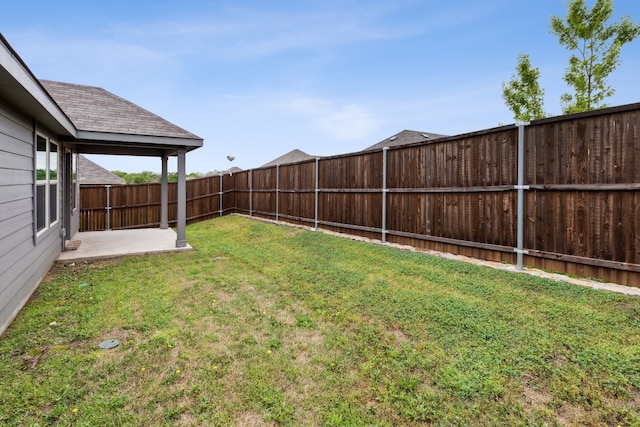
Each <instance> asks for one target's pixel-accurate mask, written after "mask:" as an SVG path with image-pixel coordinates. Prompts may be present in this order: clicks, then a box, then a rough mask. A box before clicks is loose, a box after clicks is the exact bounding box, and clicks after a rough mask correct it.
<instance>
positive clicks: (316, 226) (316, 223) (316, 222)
mask: <svg viewBox="0 0 640 427" xmlns="http://www.w3.org/2000/svg"><path fill="white" fill-rule="evenodd" d="M319 161H320V159H319V158H318V157H316V189H315V193H316V213H315V222H314V223H315V228H316V231H318V162H319Z"/></svg>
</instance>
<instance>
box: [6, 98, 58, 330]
mask: <svg viewBox="0 0 640 427" xmlns="http://www.w3.org/2000/svg"><path fill="white" fill-rule="evenodd" d="M33 123H34V120H33V119H31V118H30V117H29V116H27V115H24V114H22V113H20V112H18V111H17V110H16V109H14V108H12V107H11V106H10V105H9V104H8V103H7V102H5V101H4V100H3V99H2V98H0V334H1V333H2V332H4V330H5V329H6V328H7V327H8V326H9V324H10V323H11V321H12V320H13V319H14V318H15V316H16V315H17V314H18V312H19V311H20V309H21V308H22V307H23V306H24V304H25V303H26V302H27V300H28V299H29V297H30V296H31V294H32V293H33V291H34V290H35V289H36V288H37V286H38V284H39V282H40V280H41V279H42V278H43V277H44V275H45V274H46V273H47V271H48V270H49V268H51V265H52V264H53V262H54V261H55V259H56V257H57V256H58V255H59V254H60V252H61V251H62V238H61V236H60V228H61V222H62V221H58V222H57V224H54V225H53V226H51V227H50V228H49V229H47V230H46V231H44V232H42V233H40V234H39V235H37V236H36V232H35V227H34V218H35V216H34V197H33V194H34V179H35V173H34V168H35V159H34V152H35V149H34V134H35V129H34V124H33ZM38 132H39V133H41V134H44V135H47V136H51V137H53V135H50V133H49V132H47V131H46V130H44V129H41V128H39V129H38Z"/></svg>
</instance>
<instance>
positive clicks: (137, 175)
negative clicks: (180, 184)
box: [112, 171, 201, 184]
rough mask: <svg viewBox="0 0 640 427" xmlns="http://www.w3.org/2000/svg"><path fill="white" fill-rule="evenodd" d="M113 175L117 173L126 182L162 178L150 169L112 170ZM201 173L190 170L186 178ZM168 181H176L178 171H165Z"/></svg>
mask: <svg viewBox="0 0 640 427" xmlns="http://www.w3.org/2000/svg"><path fill="white" fill-rule="evenodd" d="M112 173H113V174H114V175H118V176H119V177H120V178H122V179H124V180H125V181H126V183H127V184H155V183H158V182H160V180H161V179H162V175H160V174H159V173H156V172H151V171H142V172H134V173H129V172H123V171H112ZM200 177H201V174H199V173H197V172H192V173H190V174H187V179H189V178H200ZM167 180H168V182H177V181H178V172H168V173H167Z"/></svg>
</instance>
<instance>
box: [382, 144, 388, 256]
mask: <svg viewBox="0 0 640 427" xmlns="http://www.w3.org/2000/svg"><path fill="white" fill-rule="evenodd" d="M388 151H389V147H382V239H381V240H382V243H386V242H387V152H388Z"/></svg>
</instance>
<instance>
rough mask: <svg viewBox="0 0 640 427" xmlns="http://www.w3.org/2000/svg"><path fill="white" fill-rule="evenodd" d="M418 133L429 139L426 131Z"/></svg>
mask: <svg viewBox="0 0 640 427" xmlns="http://www.w3.org/2000/svg"><path fill="white" fill-rule="evenodd" d="M420 135H422V136H424V137H425V138H427V139H429V135H427V134H426V133H421V134H420Z"/></svg>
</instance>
